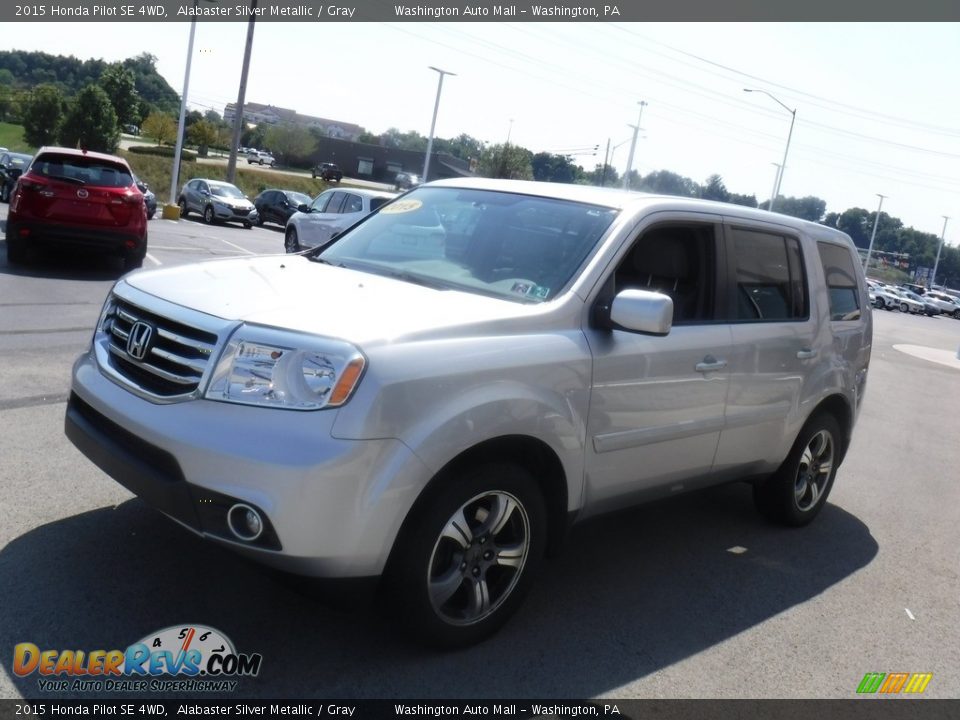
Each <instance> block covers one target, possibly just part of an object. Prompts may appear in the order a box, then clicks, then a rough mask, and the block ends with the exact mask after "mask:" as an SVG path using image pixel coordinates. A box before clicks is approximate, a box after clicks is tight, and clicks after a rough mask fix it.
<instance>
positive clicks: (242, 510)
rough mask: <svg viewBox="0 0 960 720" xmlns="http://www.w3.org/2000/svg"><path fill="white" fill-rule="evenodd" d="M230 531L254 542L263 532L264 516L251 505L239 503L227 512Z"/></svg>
mask: <svg viewBox="0 0 960 720" xmlns="http://www.w3.org/2000/svg"><path fill="white" fill-rule="evenodd" d="M227 525H228V526H229V527H230V532H232V533H233V534H234V535H236V536H237V537H238V538H239V539H240V540H243V541H244V542H253V541H254V540H256V539H257V538H258V537H260V535H261V533H263V518H261V517H260V513H258V512H257V511H256V510H254V509H253V508H252V507H250V506H249V505H244V504H243V503H237V504H236V505H234V506H233V507H232V508H230V510H229V511H228V512H227Z"/></svg>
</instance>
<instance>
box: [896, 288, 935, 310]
mask: <svg viewBox="0 0 960 720" xmlns="http://www.w3.org/2000/svg"><path fill="white" fill-rule="evenodd" d="M887 292H889V293H892V294H893V295H895V296H896V298H897V299H896V302H895V303H894V305H893V306H894V307H896V308H899V309H900V312H903V313H923V312H924V311H925V309H926V303H924V302H923V300H921V299H920V298H919V296H917V295H916V294H915V293H912V292H910V291H909V290H904V289H903V288H887Z"/></svg>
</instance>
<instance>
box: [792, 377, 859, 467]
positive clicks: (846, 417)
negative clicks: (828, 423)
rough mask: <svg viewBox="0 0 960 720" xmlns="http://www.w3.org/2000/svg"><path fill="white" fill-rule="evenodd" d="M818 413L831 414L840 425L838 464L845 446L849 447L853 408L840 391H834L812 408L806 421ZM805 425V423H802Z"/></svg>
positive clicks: (842, 456) (841, 459) (841, 460)
mask: <svg viewBox="0 0 960 720" xmlns="http://www.w3.org/2000/svg"><path fill="white" fill-rule="evenodd" d="M819 414H827V415H831V416H832V417H833V418H834V419H835V420H836V421H837V424H838V425H839V426H840V434H841V436H842V437H841V438H840V460H839V462H838V463H837V464H838V465H839V464H840V463H842V462H843V459H844V457H845V456H846V454H847V448H848V447H850V439H851V437H852V435H853V418H854V415H853V409H852V408H851V407H850V402H849V401H848V400H847V398H845V397H844V396H843V395H841V394H840V393H834V394H833V395H828V396H827V397H825V398H824V399H823V400H821V401H820V402H819V403H817V406H816V407H815V408H814V409H813V412H812V413H810V417H809V418H807V422H810V418H813V417H816V416H817V415H819ZM804 425H806V423H804Z"/></svg>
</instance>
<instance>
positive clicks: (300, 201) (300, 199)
mask: <svg viewBox="0 0 960 720" xmlns="http://www.w3.org/2000/svg"><path fill="white" fill-rule="evenodd" d="M287 201H288V202H289V203H290V204H291V205H293V206H294V207H300V206H301V205H309V204H310V196H309V195H304V194H303V193H298V192H289V193H287Z"/></svg>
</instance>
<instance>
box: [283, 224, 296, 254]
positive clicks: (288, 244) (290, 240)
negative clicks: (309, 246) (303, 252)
mask: <svg viewBox="0 0 960 720" xmlns="http://www.w3.org/2000/svg"><path fill="white" fill-rule="evenodd" d="M283 249H284V250H286V251H287V252H288V253H296V252H300V239H299V238H298V237H297V229H296V228H293V227H292V228H287V234H286V235H285V236H284V238H283Z"/></svg>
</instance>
